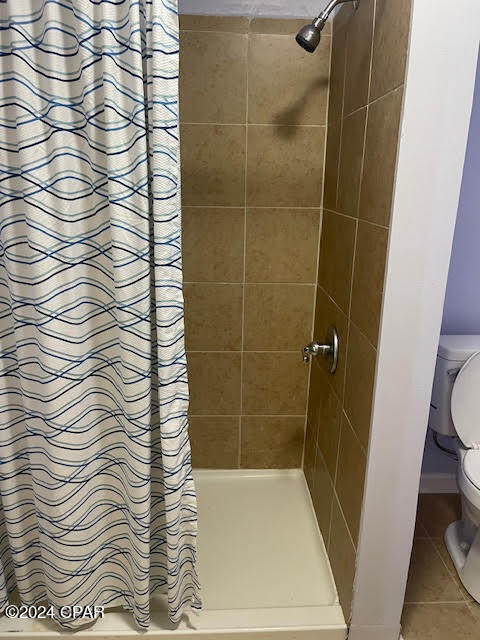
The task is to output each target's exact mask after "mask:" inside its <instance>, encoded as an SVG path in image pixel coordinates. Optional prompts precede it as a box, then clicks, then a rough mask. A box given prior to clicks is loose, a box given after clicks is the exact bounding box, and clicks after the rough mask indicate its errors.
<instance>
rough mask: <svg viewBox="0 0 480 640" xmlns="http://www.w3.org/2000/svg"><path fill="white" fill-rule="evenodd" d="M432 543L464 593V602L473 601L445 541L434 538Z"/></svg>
mask: <svg viewBox="0 0 480 640" xmlns="http://www.w3.org/2000/svg"><path fill="white" fill-rule="evenodd" d="M432 542H433V544H434V545H435V548H436V550H437V551H438V553H439V554H440V556H441V558H442V560H443V562H444V563H445V566H446V567H447V569H448V570H449V571H450V573H451V574H452V576H453V579H454V580H455V582H456V583H457V584H458V587H459V589H460V591H461V592H462V595H463V598H464V600H468V601H469V600H471V601H473V598H472V596H471V595H470V594H469V593H468V591H467V590H466V589H465V587H464V586H463V584H462V581H461V580H460V578H459V577H458V573H457V570H456V569H455V565H454V564H453V562H452V559H451V557H450V554H449V553H448V549H447V547H446V545H445V541H444V539H443V538H432ZM479 606H480V605H479Z"/></svg>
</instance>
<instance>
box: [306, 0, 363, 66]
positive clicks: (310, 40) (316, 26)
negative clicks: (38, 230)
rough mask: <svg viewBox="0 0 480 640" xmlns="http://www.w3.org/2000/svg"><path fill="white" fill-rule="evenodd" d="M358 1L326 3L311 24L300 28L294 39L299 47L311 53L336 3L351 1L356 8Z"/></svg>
mask: <svg viewBox="0 0 480 640" xmlns="http://www.w3.org/2000/svg"><path fill="white" fill-rule="evenodd" d="M359 1H360V0H330V2H329V3H328V5H327V6H326V7H325V9H324V10H323V11H322V13H321V14H320V15H319V16H318V18H315V20H313V22H312V23H311V24H306V25H305V26H304V27H302V28H301V29H300V31H299V32H298V33H297V36H296V38H295V40H296V41H297V42H298V44H299V45H300V46H301V47H303V49H305V51H308V53H313V52H314V51H315V49H316V48H317V47H318V45H319V44H320V38H321V31H322V29H323V27H324V26H325V23H326V22H327V20H328V17H329V15H330V14H331V13H332V11H333V10H334V9H335V7H336V6H337V4H341V3H343V2H353V6H354V7H355V9H356V8H357V5H358V3H359Z"/></svg>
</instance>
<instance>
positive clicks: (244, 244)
mask: <svg viewBox="0 0 480 640" xmlns="http://www.w3.org/2000/svg"><path fill="white" fill-rule="evenodd" d="M249 31H250V23H249ZM249 55H250V35H249V34H248V36H247V51H246V67H247V68H246V91H245V123H246V125H245V163H244V170H243V276H242V342H241V354H240V419H239V422H238V468H239V469H240V468H241V464H242V430H243V420H242V415H243V382H244V369H245V279H246V271H247V173H248V104H249V100H250V96H249V74H248V67H249Z"/></svg>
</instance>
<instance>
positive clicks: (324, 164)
mask: <svg viewBox="0 0 480 640" xmlns="http://www.w3.org/2000/svg"><path fill="white" fill-rule="evenodd" d="M332 43H333V38H330V42H329V54H328V55H329V58H328V69H329V71H328V91H327V106H326V110H325V137H324V141H323V165H322V195H321V199H320V210H319V221H318V236H317V259H316V269H315V274H316V282H315V290H314V293H313V313H312V329H311V333H310V339H311V340H312V341H313V340H314V339H315V313H316V309H317V294H318V269H319V266H320V242H321V239H322V226H323V201H324V198H325V171H326V166H327V139H328V116H329V108H328V107H329V104H330V87H331V71H332ZM308 366H309V369H308V382H307V400H306V407H305V425H304V429H303V449H302V469H303V467H304V462H305V447H306V443H307V425H308V406H309V404H310V387H311V382H312V373H313V369H312V367H313V362H312V358H310V362H309V364H308ZM312 427H313V425H312ZM314 446H315V449H316V448H317V436H316V435H315V437H314ZM316 455H317V454H316V453H315V460H316ZM314 468H315V465H314Z"/></svg>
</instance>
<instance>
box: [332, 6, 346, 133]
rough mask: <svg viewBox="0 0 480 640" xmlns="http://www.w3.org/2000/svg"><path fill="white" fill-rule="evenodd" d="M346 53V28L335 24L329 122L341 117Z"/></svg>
mask: <svg viewBox="0 0 480 640" xmlns="http://www.w3.org/2000/svg"><path fill="white" fill-rule="evenodd" d="M344 6H345V5H344ZM346 55H347V29H346V28H337V26H335V28H334V35H333V40H332V52H331V65H330V97H329V101H328V122H329V124H330V123H332V122H335V121H338V120H341V119H342V117H343V92H344V87H345V63H346Z"/></svg>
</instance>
